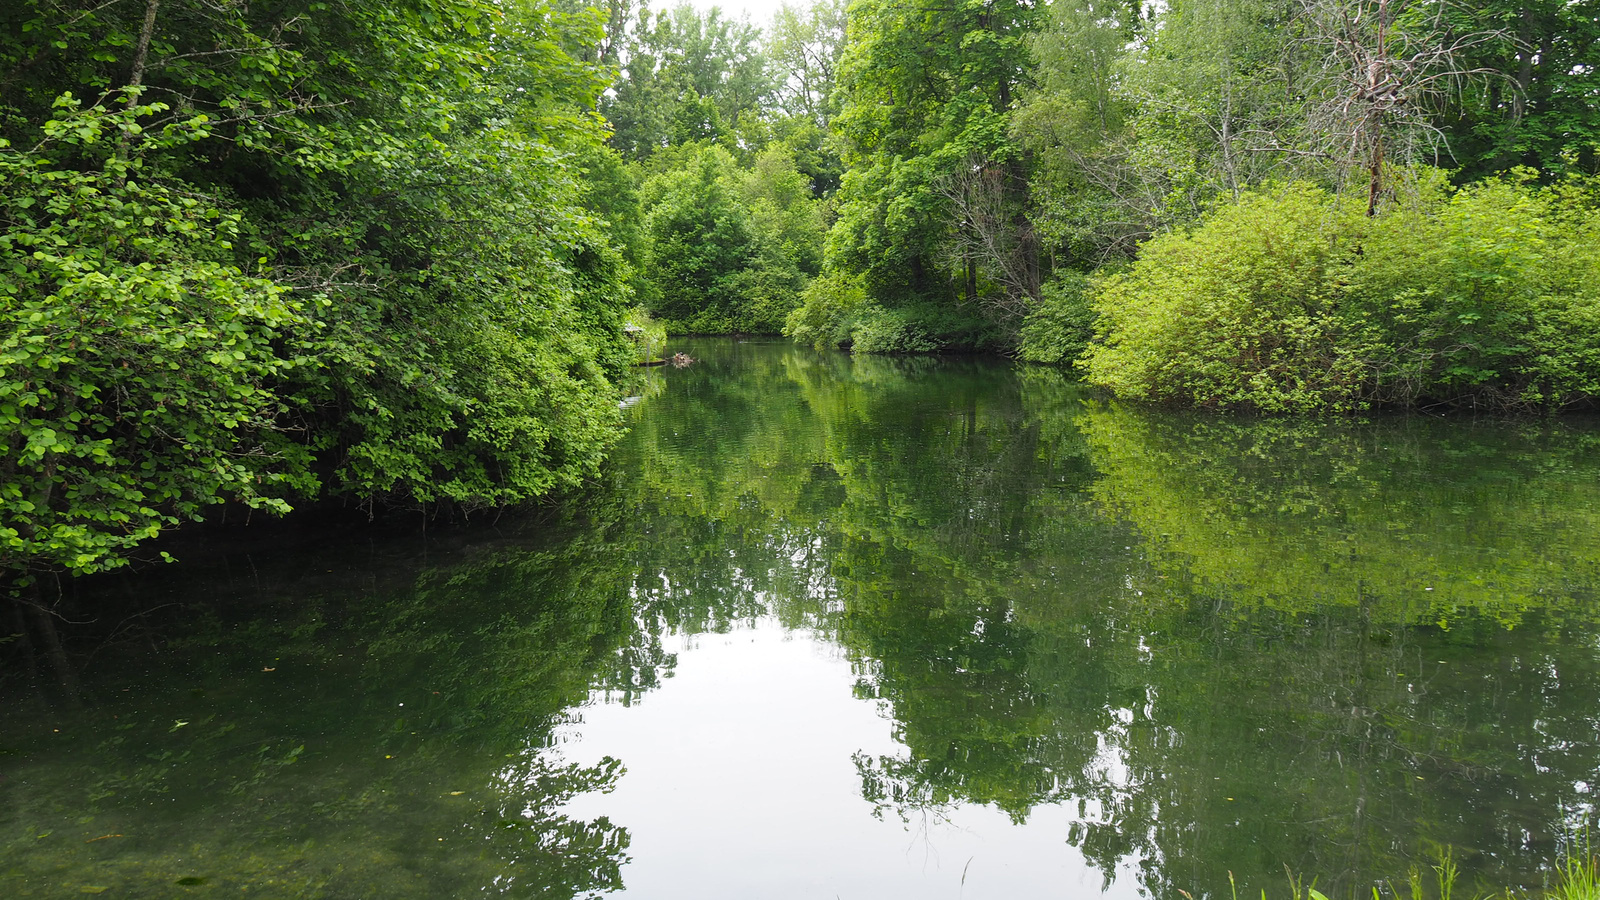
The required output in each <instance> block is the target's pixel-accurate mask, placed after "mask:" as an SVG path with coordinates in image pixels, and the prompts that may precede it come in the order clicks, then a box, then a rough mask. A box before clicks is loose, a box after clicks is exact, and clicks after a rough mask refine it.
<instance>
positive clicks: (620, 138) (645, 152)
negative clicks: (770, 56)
mask: <svg viewBox="0 0 1600 900" xmlns="http://www.w3.org/2000/svg"><path fill="white" fill-rule="evenodd" d="M619 38H620V41H621V49H620V50H619V51H618V60H617V61H618V64H619V65H620V66H621V74H620V76H619V78H618V80H617V83H616V86H615V88H614V90H613V91H612V92H611V93H610V94H608V95H607V96H606V97H605V98H603V100H602V102H601V107H600V108H601V112H602V113H603V114H604V115H605V117H606V118H607V119H608V120H609V121H610V122H611V125H612V128H613V130H614V131H613V135H612V138H611V141H612V145H613V146H615V147H616V148H617V149H618V151H620V152H621V153H622V154H623V155H624V156H626V157H628V158H629V159H634V160H642V159H645V158H647V157H649V156H650V155H651V154H652V153H654V152H656V151H658V150H660V149H661V148H663V147H667V146H674V145H681V144H684V143H689V142H694V141H702V140H715V141H718V142H720V143H722V144H723V145H724V146H726V147H728V148H729V149H730V150H732V149H738V148H739V147H741V146H750V145H752V144H756V145H759V144H762V143H764V141H763V140H760V139H759V136H760V135H761V134H763V133H764V125H763V124H762V119H763V117H764V116H765V113H766V105H767V103H768V101H769V99H770V98H771V96H772V93H773V91H774V89H775V84H774V80H773V76H772V73H771V71H770V64H769V62H768V60H767V57H766V54H765V51H764V49H763V47H762V46H761V41H760V31H759V30H758V29H757V28H756V27H755V26H753V25H751V24H750V23H748V22H743V21H734V20H730V19H728V18H726V17H725V16H724V15H723V13H722V10H721V9H720V8H718V7H712V8H711V9H710V10H709V11H707V12H704V13H702V12H700V11H699V10H697V9H695V8H694V7H693V6H691V5H689V4H688V3H687V2H680V3H679V4H678V5H676V6H674V7H672V8H670V9H664V10H661V11H659V12H656V13H652V12H651V11H650V9H649V7H648V6H647V5H646V4H644V3H642V2H641V3H640V6H639V15H638V18H637V19H636V20H634V22H633V23H632V24H631V26H630V27H629V29H628V31H627V32H626V33H625V34H623V35H621V36H619ZM619 38H618V37H614V38H613V40H617V39H619ZM751 137H756V138H758V139H757V140H754V141H752V140H750V138H751Z"/></svg>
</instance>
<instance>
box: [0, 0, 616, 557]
mask: <svg viewBox="0 0 1600 900" xmlns="http://www.w3.org/2000/svg"><path fill="white" fill-rule="evenodd" d="M598 40H599V31H598V28H597V26H596V22H595V20H594V18H593V17H592V16H590V15H589V14H587V13H585V14H581V15H575V16H569V15H564V14H561V13H558V12H557V11H556V10H554V9H553V8H551V7H549V6H547V5H545V4H544V3H541V2H536V0H529V2H518V3H513V4H488V3H481V2H477V0H459V2H458V0H416V2H411V3H406V4H401V5H398V6H396V5H385V6H382V7H370V8H369V7H359V8H358V7H354V6H348V5H337V4H323V3H316V2H311V3H291V4H288V5H276V6H271V7H267V6H262V5H254V6H251V5H247V4H227V5H222V6H218V5H215V4H208V3H200V2H195V0H146V2H145V3H143V4H137V5H136V4H98V3H90V2H83V3H78V2H71V3H65V4H63V3H54V2H48V3H47V2H43V0H27V2H24V3H21V4H13V5H10V6H8V7H7V8H6V10H5V11H4V12H3V13H0V71H3V72H5V73H6V75H5V78H4V80H3V81H0V108H3V109H0V113H3V118H0V141H3V142H4V143H3V144H0V179H3V180H4V182H5V185H6V196H5V203H4V205H3V208H0V217H3V218H0V241H3V242H4V244H3V246H4V250H3V252H4V267H5V268H4V271H5V274H4V276H3V278H4V281H3V282H0V286H3V292H0V317H3V319H4V321H5V324H6V326H7V329H8V330H7V333H6V335H5V336H4V338H3V342H4V343H3V346H4V350H3V352H4V354H5V359H6V365H5V368H4V377H3V378H0V409H4V410H5V411H6V412H5V416H6V418H7V420H8V421H9V422H10V423H11V424H12V425H14V426H16V428H17V429H18V430H17V432H16V437H15V439H13V440H10V441H8V442H7V443H6V445H5V447H4V450H5V454H6V455H5V457H4V459H3V460H0V471H3V472H4V477H3V482H0V494H3V495H4V496H5V497H7V498H8V499H7V503H6V520H5V522H4V526H3V528H4V530H3V532H0V534H3V535H4V538H3V540H4V543H5V550H4V553H5V557H4V565H5V567H6V570H7V577H8V578H9V579H13V580H15V579H17V578H19V577H20V578H24V579H25V578H27V577H28V573H31V572H37V571H41V570H53V571H66V572H74V573H76V572H87V571H94V570H96V569H99V568H104V567H110V566H115V565H117V564H119V563H120V562H121V561H122V560H124V559H126V557H127V555H128V553H130V552H131V551H132V549H133V547H134V546H135V545H136V544H137V543H138V542H139V541H141V540H144V539H146V538H148V537H151V536H153V535H154V534H155V533H156V532H157V531H159V530H160V529H161V528H162V527H164V526H166V525H169V524H173V523H174V522H176V521H178V520H181V519H184V518H190V517H194V516H196V515H199V514H200V513H201V511H202V510H203V508H204V507H206V506H208V505H211V504H215V503H219V502H222V501H224V500H230V499H232V500H239V501H241V502H244V503H247V504H250V505H254V506H258V507H266V508H272V509H280V510H281V509H283V508H285V507H284V504H285V502H287V501H288V500H290V499H294V498H295V497H296V496H298V497H302V498H303V497H308V496H309V497H317V496H332V495H338V494H342V495H344V496H346V497H347V498H350V499H352V500H353V501H354V502H357V503H361V504H379V503H393V504H398V505H401V506H412V507H416V506H421V507H423V508H425V509H430V508H431V509H433V510H435V511H437V510H439V509H440V508H441V507H442V508H443V509H445V510H456V509H462V510H469V511H470V510H471V509H475V508H481V507H483V506H490V505H501V504H506V503H512V502H517V501H520V500H527V499H532V498H535V497H539V496H544V495H546V494H548V493H549V492H550V491H552V490H555V489H558V488H562V487H568V486H572V485H576V484H578V483H579V482H581V481H582V480H583V479H585V478H586V477H588V476H589V475H590V474H592V473H593V472H594V471H595V469H596V467H597V465H598V462H599V459H600V456H601V454H602V453H603V451H604V450H605V448H607V447H608V446H609V445H610V444H611V443H612V442H613V441H614V440H615V439H616V436H617V434H618V424H619V423H618V418H617V412H616V408H615V400H614V396H613V388H612V378H613V377H614V376H615V375H616V374H618V373H620V372H621V370H622V366H623V365H624V364H625V361H626V359H627V352H628V348H627V346H626V344H625V342H624V339H623V337H622V334H621V321H620V315H621V312H620V306H621V305H622V304H623V303H625V302H626V301H627V295H628V287H627V281H628V277H629V271H628V265H627V260H626V256H625V255H622V254H619V252H618V250H617V248H616V247H614V246H613V240H612V236H611V235H610V234H608V233H607V231H606V230H605V229H604V228H603V227H602V226H601V225H600V224H599V223H598V222H597V221H596V220H595V218H594V217H593V215H591V213H590V212H589V207H592V206H593V204H592V203H590V204H589V206H587V207H586V198H585V189H584V188H583V187H582V185H581V183H580V178H581V168H580V160H583V159H585V158H586V157H587V158H590V159H592V158H594V156H593V152H594V151H596V150H597V148H598V144H599V141H600V139H601V136H602V135H601V133H600V131H599V126H598V123H597V122H596V120H595V118H594V116H593V110H594V105H595V103H596V100H597V98H598V95H599V93H600V91H601V90H602V88H603V87H604V84H605V78H604V75H603V73H602V71H601V70H600V69H599V68H597V67H596V66H595V65H594V64H591V63H586V62H584V61H582V60H581V59H579V58H577V57H576V56H574V55H573V54H572V53H571V52H569V50H568V49H567V48H568V47H570V46H572V45H575V44H585V43H587V44H593V43H595V42H597V41H598ZM13 498H14V499H15V501H16V502H12V499H13Z"/></svg>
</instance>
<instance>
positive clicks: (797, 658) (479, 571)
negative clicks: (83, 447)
mask: <svg viewBox="0 0 1600 900" xmlns="http://www.w3.org/2000/svg"><path fill="white" fill-rule="evenodd" d="M675 349H676V348H675ZM681 349H685V350H687V351H688V352H689V353H690V354H691V355H692V356H694V357H695V358H697V360H698V362H696V363H695V364H694V365H693V366H691V367H689V368H685V369H681V370H676V369H667V370H655V371H653V372H651V373H649V374H648V375H646V376H644V377H645V378H646V381H645V383H644V388H643V390H642V399H641V400H640V401H639V402H636V403H633V404H630V405H629V406H628V408H627V409H626V411H625V415H626V416H627V417H628V419H629V421H630V424H631V426H632V427H631V431H630V432H629V434H628V436H627V438H626V439H625V440H624V443H623V444H622V446H621V447H620V448H619V450H618V451H617V453H616V455H615V458H614V460H613V463H612V464H611V465H610V466H609V467H608V469H607V472H606V475H605V478H604V480H603V483H602V484H598V485H596V486H595V487H594V488H593V489H592V490H591V491H589V492H587V493H585V494H584V495H582V496H581V497H579V498H576V499H575V500H574V501H573V502H571V503H568V504H565V505H563V506H562V507H561V508H560V509H559V510H554V511H547V512H544V513H540V514H531V515H524V516H521V517H512V516H506V517H503V518H502V519H500V520H499V521H498V522H493V523H490V522H481V523H478V524H475V525H472V526H470V527H467V528H464V529H463V528H456V529H442V528H439V527H430V528H429V529H428V530H426V531H424V530H423V529H421V528H414V527H411V526H403V527H402V526H391V527H389V528H387V529H370V528H364V527H363V528H354V527H334V526H332V525H327V524H323V525H317V524H300V523H292V524H291V526H290V527H283V526H267V527H263V526H261V525H260V524H259V523H258V524H255V525H250V526H240V525H237V524H235V525H232V526H228V527H225V528H220V529H215V530H212V531H209V532H206V533H204V534H198V533H197V534H195V535H191V536H189V537H188V538H187V539H186V540H187V543H180V544H176V545H174V549H173V552H174V553H175V554H176V555H178V556H180V557H181V558H182V559H183V560H184V561H183V562H182V563H181V564H179V565H175V566H160V567H151V568H148V569H146V570H145V571H142V572H140V573H136V574H124V575H118V576H115V577H105V578H102V579H99V580H96V581H92V582H87V583H84V584H80V585H77V586H74V587H73V588H72V589H71V590H69V592H68V597H67V598H66V599H67V602H66V603H65V605H64V607H63V611H62V620H61V621H60V622H59V623H58V629H57V630H58V633H59V636H60V638H61V642H62V643H61V646H60V648H49V647H47V646H45V644H46V643H47V642H44V641H41V640H39V639H38V638H37V637H34V638H29V639H28V640H29V641H30V642H31V644H32V645H33V646H32V649H31V651H28V648H24V647H22V646H20V645H21V643H22V640H23V639H21V638H11V639H10V640H9V643H8V644H7V645H5V646H3V647H0V651H4V653H5V654H6V656H5V659H6V668H5V669H4V671H3V676H4V680H3V682H0V690H3V694H0V895H3V896H7V897H66V896H81V895H82V894H83V893H104V894H106V895H108V896H121V897H177V896H190V895H194V896H205V895H209V896H230V897H232V896H261V897H329V898H342V897H386V898H391V897H419V898H420V897H429V898H434V897H460V896H468V895H489V896H493V895H504V896H508V897H540V898H545V897H552V898H568V897H592V896H600V895H614V896H632V897H639V898H696V900H703V898H749V897H763V898H787V897H794V898H812V897H827V898H835V897H836V898H840V900H850V898H888V897H917V898H925V897H926V898H940V897H949V898H985V897H987V898H1034V897H1081V896H1096V895H1102V894H1103V895H1105V896H1109V897H1152V898H1162V900H1168V898H1170V900H1177V898H1180V897H1184V896H1192V897H1195V898H1203V897H1212V898H1216V897H1229V896H1230V895H1231V894H1230V892H1231V888H1230V878H1231V879H1232V881H1233V883H1234V884H1236V885H1237V887H1238V890H1239V894H1240V895H1241V896H1252V897H1254V896H1259V895H1260V891H1261V890H1263V889H1265V890H1266V891H1267V892H1268V896H1270V897H1287V896H1288V895H1289V882H1288V879H1289V877H1290V874H1289V873H1292V874H1293V875H1294V876H1297V877H1302V878H1303V879H1304V880H1305V882H1306V883H1308V884H1309V883H1310V882H1311V880H1312V879H1313V878H1315V879H1316V880H1317V882H1316V883H1317V886H1318V887H1319V889H1321V890H1323V891H1325V892H1326V893H1328V894H1329V895H1330V896H1360V897H1363V898H1368V897H1371V895H1372V894H1371V888H1372V886H1373V885H1380V886H1381V887H1382V891H1383V895H1384V896H1385V897H1387V896H1390V895H1391V890H1402V889H1403V882H1404V881H1405V879H1406V878H1407V876H1408V873H1409V872H1411V871H1412V870H1416V871H1418V872H1420V873H1422V874H1423V875H1424V876H1425V877H1426V878H1429V879H1431V878H1432V877H1433V876H1432V872H1431V870H1430V868H1429V867H1430V866H1432V865H1434V864H1436V863H1437V862H1438V861H1439V859H1440V857H1441V856H1443V855H1446V854H1448V856H1449V858H1450V859H1451V860H1452V863H1453V864H1454V865H1456V866H1458V867H1459V868H1460V871H1461V876H1460V879H1461V880H1460V883H1459V884H1460V889H1461V890H1462V893H1463V894H1464V895H1465V894H1470V893H1471V888H1474V887H1484V888H1495V889H1499V888H1505V887H1508V886H1517V887H1537V886H1538V885H1540V884H1541V883H1542V881H1543V880H1544V879H1545V878H1547V877H1548V875H1547V872H1548V866H1549V865H1550V864H1551V863H1553V862H1554V861H1555V860H1557V859H1558V858H1559V857H1560V855H1561V854H1562V853H1563V852H1564V851H1565V849H1566V848H1567V847H1569V846H1570V843H1571V841H1572V840H1573V839H1574V835H1577V834H1580V833H1581V832H1582V829H1583V828H1584V826H1585V824H1586V823H1589V822H1592V821H1593V817H1594V815H1595V803H1596V791H1597V785H1600V740H1597V737H1596V735H1597V732H1600V597H1597V591H1596V589H1597V586H1600V452H1597V451H1600V428H1597V427H1595V425H1594V423H1592V422H1585V421H1578V420H1468V419H1437V418H1431V417H1427V416H1416V415H1413V416H1404V417H1373V418H1371V419H1368V420H1360V421H1338V422H1301V421H1286V420H1272V419H1266V420H1248V419H1239V418H1224V417H1218V416H1211V415H1204V414H1180V413H1174V412H1170V411H1151V410H1139V409H1129V408H1121V407H1118V406H1116V405H1111V404H1107V403H1105V402H1104V401H1102V400H1099V399H1096V397H1094V396H1093V395H1091V394H1089V393H1087V392H1084V391H1083V390H1081V389H1080V388H1078V387H1077V386H1076V385H1074V384H1073V383H1071V382H1070V381H1068V380H1067V379H1065V378H1063V377H1062V376H1061V375H1060V374H1059V373H1057V372H1054V371H1049V370H1040V369H1025V368H1017V367H1013V366H1010V365H1008V364H1005V363H1003V362H999V361H993V360H985V359H968V358H870V357H864V358H851V357H848V356H845V355H841V354H822V353H817V352H813V351H810V350H805V349H801V348H796V347H793V346H790V345H786V344H782V343H775V342H774V343H758V342H738V341H734V340H722V339H719V340H701V341H694V342H688V343H686V344H684V346H682V348H681ZM19 621H20V619H19ZM5 630H7V631H18V632H19V633H20V631H19V629H18V628H16V627H9V626H8V627H7V629H5ZM34 634H35V635H37V629H34ZM25 651H27V652H25ZM1230 873H1231V874H1230Z"/></svg>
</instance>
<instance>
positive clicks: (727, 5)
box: [650, 0, 807, 31]
mask: <svg viewBox="0 0 1600 900" xmlns="http://www.w3.org/2000/svg"><path fill="white" fill-rule="evenodd" d="M691 2H692V3H694V5H695V8H696V9H699V10H702V11H704V10H708V9H710V8H711V7H713V6H717V7H721V9H722V14H723V15H725V16H727V17H728V18H730V19H737V18H739V17H740V16H741V15H748V16H749V17H750V22H751V24H753V25H757V26H760V28H761V29H762V30H763V31H765V30H766V28H767V26H768V25H770V24H772V14H773V13H775V12H777V11H778V7H780V6H782V5H783V0H691ZM789 4H790V5H791V6H805V5H807V4H806V0H789ZM675 5H677V4H676V0H665V2H661V0H657V2H653V3H651V4H650V6H651V8H652V9H662V8H665V7H668V6H675Z"/></svg>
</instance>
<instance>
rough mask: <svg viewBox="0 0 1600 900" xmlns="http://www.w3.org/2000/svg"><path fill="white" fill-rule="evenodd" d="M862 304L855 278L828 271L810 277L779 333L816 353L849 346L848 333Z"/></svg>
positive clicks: (863, 297)
mask: <svg viewBox="0 0 1600 900" xmlns="http://www.w3.org/2000/svg"><path fill="white" fill-rule="evenodd" d="M866 303H867V292H866V290H865V288H863V287H862V285H861V282H860V280H859V279H857V278H855V277H854V276H852V275H847V274H844V273H842V272H829V273H827V274H825V275H822V276H820V277H818V278H813V279H812V280H811V283H810V284H809V285H807V286H806V289H805V290H804V291H802V292H801V294H800V305H799V306H798V307H796V308H795V309H794V310H793V311H791V312H790V313H789V315H788V318H787V319H785V320H784V324H783V333H784V334H785V335H787V336H789V337H791V338H794V339H795V340H796V341H798V342H800V343H802V344H810V345H811V346H813V347H816V348H817V349H819V350H820V349H823V348H825V347H845V346H849V344H850V330H851V328H852V327H853V326H854V325H855V323H856V318H857V316H858V315H859V314H860V312H861V309H862V307H864V306H865V305H866Z"/></svg>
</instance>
